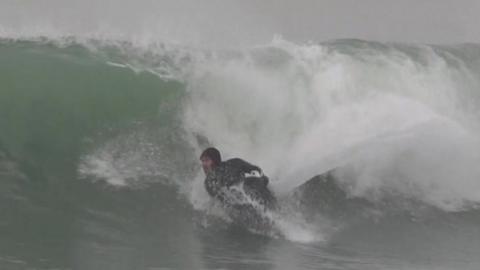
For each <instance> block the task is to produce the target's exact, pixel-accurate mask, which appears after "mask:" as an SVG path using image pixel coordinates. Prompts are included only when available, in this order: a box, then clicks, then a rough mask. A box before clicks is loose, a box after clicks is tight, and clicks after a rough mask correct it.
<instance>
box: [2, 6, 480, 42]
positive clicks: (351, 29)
mask: <svg viewBox="0 0 480 270" xmlns="http://www.w3.org/2000/svg"><path fill="white" fill-rule="evenodd" d="M479 10H480V4H479V3H478V2H477V1H473V0H465V1H453V0H441V1H421V2H419V1H413V0H406V1H380V0H364V1H358V0H341V1H325V0H323V1H322V0H320V1H314V0H301V1H287V0H278V1H273V0H266V1H252V0H247V1H238V0H224V1H220V0H209V1H201V2H199V1H191V0H178V1H170V0H162V1H154V0H140V1H132V0H121V1H113V0H97V1H94V0H82V1H80V0H44V1H34V0H25V1H14V0H2V1H1V2H0V35H1V36H2V37H11V36H68V35H71V36H95V37H97V38H98V37H104V38H121V39H128V40H132V39H134V40H144V41H168V42H178V43H183V44H185V43H190V44H195V45H207V46H219V47H221V46H230V47H231V46H234V47H238V46H251V45H258V44H263V43H267V42H270V41H271V40H272V38H273V37H274V36H275V35H280V36H282V37H283V38H285V39H288V40H291V41H294V42H299V43H305V42H322V41H327V40H334V39H340V38H358V39H366V40H375V41H383V42H385V41H386V42H388V41H390V42H404V43H430V44H444V43H448V44H452V43H464V42H474V43H478V42H479V41H480V29H478V27H475V26H476V25H478V21H479V20H478V18H477V17H478V16H477V13H478V11H479Z"/></svg>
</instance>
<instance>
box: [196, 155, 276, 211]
mask: <svg viewBox="0 0 480 270" xmlns="http://www.w3.org/2000/svg"><path fill="white" fill-rule="evenodd" d="M241 184H243V186H242V188H243V190H244V192H245V194H247V195H248V196H249V197H250V198H251V199H253V200H255V201H256V202H258V203H259V204H261V205H263V206H265V207H267V208H269V209H271V208H274V207H275V206H276V200H275V197H274V196H273V194H272V193H271V192H270V190H269V189H268V187H267V185H268V177H267V176H265V175H264V174H263V172H262V170H261V169H260V168H259V167H257V166H255V165H252V164H250V163H248V162H246V161H244V160H242V159H239V158H234V159H230V160H227V161H224V162H221V163H220V164H219V165H217V166H216V167H215V169H213V170H212V171H211V172H209V173H208V174H207V177H206V179H205V188H206V190H207V192H208V193H209V194H210V196H212V197H214V198H216V199H218V200H220V201H221V202H223V203H224V204H227V205H234V204H236V203H237V202H236V201H235V198H233V199H232V187H233V186H236V185H238V186H239V185H241ZM233 197H234V196H233Z"/></svg>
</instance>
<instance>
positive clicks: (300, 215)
mask: <svg viewBox="0 0 480 270" xmlns="http://www.w3.org/2000/svg"><path fill="white" fill-rule="evenodd" d="M479 135H480V46H478V45H474V44H470V45H468V44H466V45H450V46H434V45H411V44H399V43H378V42H368V41H362V40H335V41H330V42H325V43H319V44H297V43H294V42H291V41H288V40H285V39H282V38H275V39H274V40H272V42H270V43H268V44H263V45H258V46H251V47H246V48H242V49H207V48H200V47H194V46H187V45H181V44H178V43H177V44H175V43H166V42H149V43H136V42H132V41H128V40H122V39H95V38H88V39H86V38H75V37H62V38H60V37H55V38H53V37H52V38H48V37H29V38H26V37H22V38H19V37H16V38H9V37H4V38H3V39H1V40H0V185H1V188H0V201H1V203H0V269H79V270H97V269H98V270H109V269H112V270H123V269H125V270H133V269H138V270H144V269H145V270H147V269H149V270H153V269H369V270H371V269H382V270H383V269H392V270H398V269H435V270H436V269H478V268H479V267H480V259H479V258H480V256H479V255H480V209H479V205H480V204H479V203H480V180H479V179H480V167H479V166H478V164H480V151H479V150H480V136H479ZM210 145H213V146H216V147H218V148H219V149H220V150H221V151H222V154H223V156H224V158H233V157H241V158H244V159H246V160H248V161H250V162H252V163H254V164H257V165H259V166H261V167H262V168H263V169H264V172H265V173H266V174H267V175H268V176H269V177H270V180H271V183H270V185H271V188H272V190H273V191H274V192H275V194H276V196H277V197H278V200H279V202H280V204H281V210H279V211H278V212H274V213H268V214H269V218H271V219H272V220H273V221H274V224H275V225H274V226H275V231H277V232H280V233H278V234H270V233H268V232H263V233H259V232H255V231H251V230H249V229H248V228H245V227H243V226H239V225H238V224H234V223H232V221H231V220H229V219H228V217H227V215H226V214H225V213H224V211H223V210H222V209H221V208H220V207H218V206H217V205H215V204H212V202H211V201H210V199H209V197H208V195H207V194H206V192H205V190H204V187H203V177H204V176H203V172H202V171H201V168H200V165H199V162H198V156H199V154H200V153H201V151H202V149H203V148H205V147H207V146H210ZM331 170H333V171H332V173H331V174H330V176H329V179H331V180H332V179H333V180H332V181H333V183H334V184H333V186H332V185H325V184H322V181H321V180H322V179H323V178H321V177H320V178H314V179H313V180H312V181H309V182H307V181H308V180H309V179H311V178H312V177H315V176H318V175H322V174H324V173H325V172H328V171H331ZM319 179H320V180H319ZM330 184H331V182H330Z"/></svg>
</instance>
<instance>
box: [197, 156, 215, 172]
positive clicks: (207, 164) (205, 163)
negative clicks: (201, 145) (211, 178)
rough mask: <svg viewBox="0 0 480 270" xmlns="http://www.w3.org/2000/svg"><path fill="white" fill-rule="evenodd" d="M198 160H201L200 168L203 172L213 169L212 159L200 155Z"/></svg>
mask: <svg viewBox="0 0 480 270" xmlns="http://www.w3.org/2000/svg"><path fill="white" fill-rule="evenodd" d="M200 161H201V162H202V168H203V171H204V172H205V174H207V173H208V172H209V171H211V170H212V169H213V160H211V159H210V158H209V157H202V158H200Z"/></svg>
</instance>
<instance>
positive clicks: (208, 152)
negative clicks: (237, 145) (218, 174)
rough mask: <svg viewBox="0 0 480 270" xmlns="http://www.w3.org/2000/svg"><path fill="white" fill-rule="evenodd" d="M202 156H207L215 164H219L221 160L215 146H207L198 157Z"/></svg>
mask: <svg viewBox="0 0 480 270" xmlns="http://www.w3.org/2000/svg"><path fill="white" fill-rule="evenodd" d="M203 157H208V158H209V159H211V160H212V161H213V163H214V164H215V165H218V164H220V162H222V157H221V156H220V151H218V150H217V148H214V147H209V148H207V149H205V150H203V152H202V154H201V155H200V159H201V158H203Z"/></svg>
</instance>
